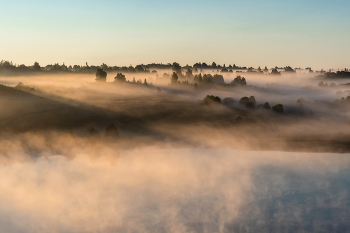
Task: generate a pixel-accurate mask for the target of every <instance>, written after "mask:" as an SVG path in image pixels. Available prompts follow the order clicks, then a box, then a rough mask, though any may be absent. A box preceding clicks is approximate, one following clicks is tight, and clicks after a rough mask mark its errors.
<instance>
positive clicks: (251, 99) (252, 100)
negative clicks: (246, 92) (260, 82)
mask: <svg viewBox="0 0 350 233" xmlns="http://www.w3.org/2000/svg"><path fill="white" fill-rule="evenodd" d="M249 102H251V103H253V104H254V106H255V105H256V100H255V97H254V96H253V95H252V96H250V97H249Z"/></svg>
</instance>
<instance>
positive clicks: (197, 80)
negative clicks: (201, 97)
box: [193, 73, 203, 83]
mask: <svg viewBox="0 0 350 233" xmlns="http://www.w3.org/2000/svg"><path fill="white" fill-rule="evenodd" d="M193 81H194V82H195V83H201V82H202V81H203V78H202V74H201V73H199V74H196V75H195V76H194V78H193Z"/></svg>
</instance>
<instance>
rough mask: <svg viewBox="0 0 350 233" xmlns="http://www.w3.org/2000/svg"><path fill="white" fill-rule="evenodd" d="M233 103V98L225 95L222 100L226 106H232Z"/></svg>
mask: <svg viewBox="0 0 350 233" xmlns="http://www.w3.org/2000/svg"><path fill="white" fill-rule="evenodd" d="M234 103H235V100H234V99H233V98H232V97H226V98H224V99H223V100H222V104H223V105H225V106H228V107H232V106H233V105H234Z"/></svg>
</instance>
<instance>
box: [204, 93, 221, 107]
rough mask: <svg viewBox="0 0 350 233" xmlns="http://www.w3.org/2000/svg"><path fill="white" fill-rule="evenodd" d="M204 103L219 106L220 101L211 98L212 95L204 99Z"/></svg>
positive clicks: (216, 98)
mask: <svg viewBox="0 0 350 233" xmlns="http://www.w3.org/2000/svg"><path fill="white" fill-rule="evenodd" d="M204 103H205V104H208V105H209V104H221V99H220V98H219V96H213V95H207V96H206V97H205V98H204Z"/></svg>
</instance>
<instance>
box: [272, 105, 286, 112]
mask: <svg viewBox="0 0 350 233" xmlns="http://www.w3.org/2000/svg"><path fill="white" fill-rule="evenodd" d="M272 110H273V111H275V112H278V113H283V112H284V108H283V105H282V104H276V105H275V106H273V107H272Z"/></svg>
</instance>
